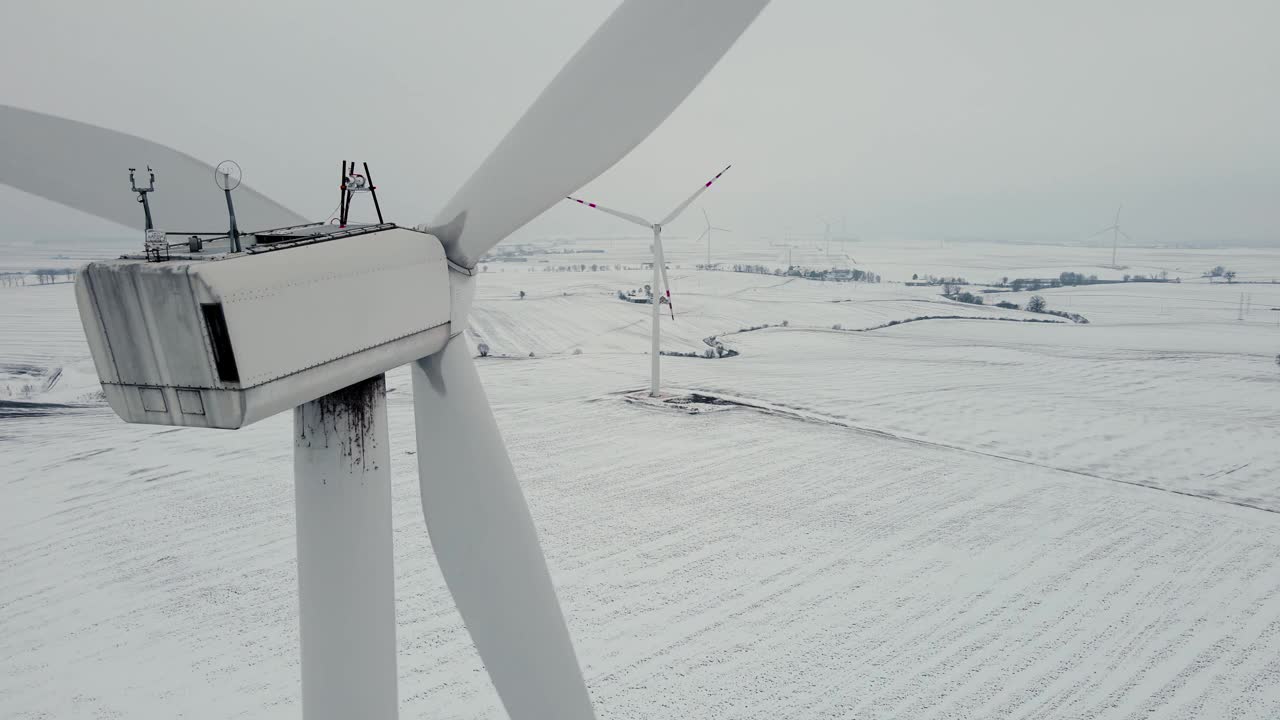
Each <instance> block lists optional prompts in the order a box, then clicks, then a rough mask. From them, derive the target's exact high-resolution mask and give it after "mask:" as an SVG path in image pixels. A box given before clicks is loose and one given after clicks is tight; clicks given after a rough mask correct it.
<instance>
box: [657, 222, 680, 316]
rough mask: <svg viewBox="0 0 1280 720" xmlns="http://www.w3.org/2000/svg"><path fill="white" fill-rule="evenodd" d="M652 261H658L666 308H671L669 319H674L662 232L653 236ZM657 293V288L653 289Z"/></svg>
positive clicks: (674, 312) (674, 311)
mask: <svg viewBox="0 0 1280 720" xmlns="http://www.w3.org/2000/svg"><path fill="white" fill-rule="evenodd" d="M653 261H654V262H656V263H658V269H659V271H660V272H661V273H662V290H663V291H664V292H665V293H666V297H667V308H668V309H670V310H671V319H672V320H675V319H676V306H675V305H674V304H673V303H672V301H671V281H670V280H668V279H667V255H666V253H664V252H663V251H662V233H661V232H658V233H657V234H655V235H654V236H653ZM654 294H655V295H657V294H658V293H657V289H656V288H655V289H654Z"/></svg>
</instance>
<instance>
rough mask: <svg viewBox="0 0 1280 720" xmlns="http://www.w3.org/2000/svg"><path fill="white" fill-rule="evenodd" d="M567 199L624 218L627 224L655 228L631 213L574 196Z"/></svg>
mask: <svg viewBox="0 0 1280 720" xmlns="http://www.w3.org/2000/svg"><path fill="white" fill-rule="evenodd" d="M565 199H566V200H572V201H574V202H576V203H578V204H579V205H586V206H587V207H589V208H594V209H596V210H599V211H600V212H604V213H609V214H610V215H612V216H614V217H619V218H622V219H623V220H626V221H627V222H631V223H635V224H637V225H642V226H644V227H647V228H651V227H653V223H651V222H649V221H648V220H645V219H644V218H642V217H640V216H639V215H632V214H631V213H624V212H622V211H621V210H614V209H613V208H607V207H605V206H603V205H597V204H595V203H593V202H587V201H586V200H579V199H578V198H576V197H572V196H566V197H565Z"/></svg>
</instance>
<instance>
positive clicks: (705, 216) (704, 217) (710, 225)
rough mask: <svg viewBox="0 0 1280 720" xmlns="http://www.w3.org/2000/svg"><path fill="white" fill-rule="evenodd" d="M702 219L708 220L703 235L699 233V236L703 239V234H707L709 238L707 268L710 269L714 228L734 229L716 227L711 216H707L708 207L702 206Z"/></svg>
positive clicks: (728, 230) (724, 230) (722, 229)
mask: <svg viewBox="0 0 1280 720" xmlns="http://www.w3.org/2000/svg"><path fill="white" fill-rule="evenodd" d="M702 219H703V220H704V221H706V223H707V228H706V229H705V230H703V231H702V235H699V236H698V240H701V239H702V238H703V236H706V238H707V265H706V268H707V269H708V270H710V269H711V231H712V230H719V231H721V232H733V231H732V230H730V229H729V228H722V227H716V226H714V225H712V224H711V218H710V217H708V216H707V210H706V208H702ZM695 242H696V241H695Z"/></svg>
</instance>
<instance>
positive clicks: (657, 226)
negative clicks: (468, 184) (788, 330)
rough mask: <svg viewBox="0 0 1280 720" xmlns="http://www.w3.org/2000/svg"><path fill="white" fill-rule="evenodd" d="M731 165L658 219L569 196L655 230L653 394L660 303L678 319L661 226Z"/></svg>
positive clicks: (653, 391) (654, 392) (653, 389)
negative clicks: (648, 218) (663, 247)
mask: <svg viewBox="0 0 1280 720" xmlns="http://www.w3.org/2000/svg"><path fill="white" fill-rule="evenodd" d="M730 167H732V165H726V166H725V168H724V170H721V171H720V172H718V173H716V176H715V177H713V178H711V179H710V180H708V181H707V182H705V183H703V185H702V187H700V188H698V190H697V192H695V193H694V194H692V195H690V196H689V198H688V199H687V200H685V201H684V202H682V203H680V204H679V205H677V206H676V208H675V209H674V210H672V211H671V212H669V213H667V216H666V217H664V218H662V220H660V221H658V222H656V223H655V222H649V221H648V220H645V219H644V218H642V217H640V216H639V215H632V214H631V213H626V212H622V211H621V210H613V209H611V208H607V207H604V206H603V205H598V204H596V203H593V202H587V201H586V200H579V199H578V198H576V197H568V198H566V199H568V200H572V201H574V202H576V203H578V204H579V205H586V206H587V207H589V208H595V209H596V210H599V211H600V212H605V213H608V214H610V215H612V216H614V217H617V218H622V219H623V220H626V221H627V222H629V223H635V224H636V225H641V226H644V227H647V228H649V229H650V230H652V231H653V328H652V332H651V333H650V351H649V352H650V354H651V355H652V356H653V357H652V358H651V360H650V364H651V368H650V375H649V395H650V397H658V385H659V376H660V374H661V368H660V367H659V358H660V357H661V351H660V340H661V337H660V330H661V325H662V312H661V308H660V306H661V305H662V303H664V302H665V303H666V304H667V307H668V308H670V310H671V319H672V320H675V319H676V310H675V307H674V306H673V305H672V304H671V284H670V283H668V282H667V264H666V259H665V258H664V257H663V254H662V228H663V227H664V226H666V225H668V224H670V223H672V222H674V221H675V219H676V218H678V217H680V213H683V212H684V211H685V208H687V207H689V205H690V204H691V203H693V201H694V200H697V199H698V196H699V195H701V194H702V193H704V192H706V191H707V188H709V187H711V184H712V183H714V182H715V181H716V180H719V179H720V176H721V175H724V174H725V173H726V172H728V171H729V168H730ZM708 222H709V221H708ZM659 281H661V283H662V289H663V292H662V293H661V294H659V292H658V283H659Z"/></svg>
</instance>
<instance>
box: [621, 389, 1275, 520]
mask: <svg viewBox="0 0 1280 720" xmlns="http://www.w3.org/2000/svg"><path fill="white" fill-rule="evenodd" d="M634 392H636V391H635V390H629V391H624V392H623V393H618V394H624V395H625V394H628V393H634ZM677 392H682V391H677ZM683 392H689V393H690V394H696V395H701V396H705V397H708V398H714V399H717V400H721V401H725V402H729V403H732V404H734V405H738V406H740V407H744V408H747V409H750V410H755V411H757V412H761V413H764V414H766V415H773V416H776V417H785V418H789V419H792V420H799V421H801V422H808V423H818V424H822V425H831V426H834V427H840V428H844V429H846V430H850V431H853V432H856V433H860V434H863V435H871V436H874V437H881V438H885V439H888V440H894V441H897V442H903V443H910V444H913V445H923V446H927V447H935V448H942V449H946V450H952V451H955V452H962V453H968V454H970V455H979V456H982V457H989V458H995V459H997V460H1004V461H1006V462H1013V463H1019V464H1022V465H1029V466H1032V467H1037V468H1043V469H1045V470H1053V471H1055V472H1061V473H1068V474H1070V475H1079V476H1081V477H1087V478H1093V479H1095V480H1103V481H1106V482H1114V483H1120V484H1122V485H1130V486H1133V487H1140V488H1145V489H1147V490H1158V491H1160V492H1166V493H1171V494H1174V495H1182V496H1185V497H1192V498H1197V499H1200V500H1208V501H1210V502H1216V503H1224V504H1227V505H1235V506H1237V507H1243V508H1249V509H1250V510H1260V511H1262V512H1266V513H1272V514H1280V510H1277V509H1275V508H1270V507H1265V506H1261V505H1255V504H1252V503H1248V502H1244V501H1242V500H1233V499H1231V498H1225V497H1215V496H1213V495H1206V494H1201V493H1195V492H1190V491H1187V490H1178V489H1176V488H1169V487H1163V486H1160V485H1153V484H1149V483H1143V482H1138V481H1136V480H1125V479H1123V478H1117V477H1108V476H1105V475H1098V474H1096V473H1091V472H1087V471H1085V470H1075V469H1072V468H1067V467H1061V466H1058V465H1050V464H1047V463H1041V462H1036V461H1035V460H1028V459H1026V458H1019V457H1014V456H1012V455H1005V454H1002V453H996V452H991V451H988V450H979V449H976V448H970V447H964V446H963V445H954V444H950V443H944V442H939V441H936V440H927V439H925V438H920V437H912V436H910V435H903V434H900V433H894V432H890V431H888V430H881V429H879V428H874V427H870V426H867V425H860V424H858V423H855V422H853V421H851V420H848V419H847V418H841V417H835V416H832V415H824V414H822V413H818V412H814V411H812V410H806V409H803V408H798V407H795V406H788V405H780V404H776V403H770V402H768V401H765V400H761V399H758V398H749V397H745V396H740V395H732V394H726V393H721V392H716V391H708V390H688V391H683ZM1248 465H1249V463H1244V464H1242V465H1239V466H1236V467H1233V468H1230V469H1228V470H1225V471H1223V472H1221V473H1219V474H1218V475H1229V474H1231V473H1233V472H1236V471H1237V470H1240V469H1242V468H1244V467H1247V466H1248Z"/></svg>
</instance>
